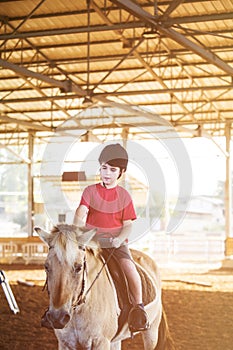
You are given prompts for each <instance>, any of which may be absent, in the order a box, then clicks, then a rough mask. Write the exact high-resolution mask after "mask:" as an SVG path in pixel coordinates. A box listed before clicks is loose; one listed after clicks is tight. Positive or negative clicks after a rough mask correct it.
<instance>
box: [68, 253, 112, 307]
mask: <svg viewBox="0 0 233 350" xmlns="http://www.w3.org/2000/svg"><path fill="white" fill-rule="evenodd" d="M115 249H116V248H114V249H113V250H112V252H111V253H110V254H109V256H108V258H107V259H106V260H105V261H104V263H103V265H102V266H101V269H100V270H99V272H97V274H96V276H95V278H94V280H93V281H92V282H91V285H90V286H89V288H88V289H87V290H86V293H85V294H84V290H85V272H86V270H87V261H86V256H85V257H84V262H83V279H82V288H81V291H80V293H79V296H78V298H77V300H76V301H75V302H74V303H73V305H72V307H73V309H74V310H75V309H76V307H77V306H78V305H81V304H84V303H85V302H86V297H87V294H88V293H89V292H90V290H91V288H92V287H93V285H94V284H95V282H96V281H97V279H98V278H99V276H100V274H101V272H102V271H103V269H104V267H105V266H106V265H107V264H108V262H109V260H110V259H111V257H112V256H113V254H114V251H115Z"/></svg>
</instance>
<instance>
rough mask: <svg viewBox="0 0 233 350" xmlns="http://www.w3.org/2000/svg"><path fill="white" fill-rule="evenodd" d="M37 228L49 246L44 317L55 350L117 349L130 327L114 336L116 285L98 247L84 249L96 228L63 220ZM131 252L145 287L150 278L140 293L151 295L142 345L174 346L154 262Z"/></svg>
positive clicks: (149, 347) (148, 349)
mask: <svg viewBox="0 0 233 350" xmlns="http://www.w3.org/2000/svg"><path fill="white" fill-rule="evenodd" d="M35 230H36V232H37V233H38V235H39V236H40V238H41V239H42V240H43V241H44V242H45V243H46V244H47V245H48V246H49V253H48V256H47V259H46V262H45V270H46V274H47V281H46V283H47V288H48V293H49V310H48V312H47V320H48V322H49V324H50V327H51V328H53V329H54V332H55V335H56V337H57V340H58V349H59V350H76V349H83V350H120V349H121V341H122V340H124V339H126V338H129V337H130V332H129V329H128V325H127V323H126V324H125V325H124V327H123V329H122V330H121V332H120V334H118V335H117V337H116V333H117V330H118V316H119V306H118V301H117V297H116V291H115V286H114V284H113V282H112V279H111V276H110V274H109V272H108V269H107V268H106V267H104V268H103V260H102V258H101V257H100V256H99V254H98V250H97V249H90V248H85V247H86V246H88V245H90V242H91V239H92V237H93V236H94V234H95V231H94V230H92V231H88V232H83V231H81V230H80V229H79V228H77V227H76V226H74V225H66V224H59V225H57V226H56V227H54V228H53V229H52V230H51V232H46V231H44V230H43V229H41V228H38V227H37V228H35ZM132 253H133V257H134V260H135V262H136V263H137V264H139V265H140V268H141V270H142V271H143V276H144V277H143V279H144V284H143V285H144V289H146V285H147V282H148V281H149V283H148V285H149V286H150V289H151V290H149V291H148V290H147V291H146V290H144V292H146V293H147V296H149V297H150V299H151V295H152V296H154V297H153V299H152V300H151V301H150V302H149V304H147V305H146V312H147V314H148V317H149V321H150V328H149V329H148V330H147V331H144V332H142V336H143V343H144V349H145V350H155V349H156V350H166V349H173V345H172V341H171V339H170V335H169V331H168V327H167V323H166V318H165V314H164V312H163V307H162V302H161V282H160V278H159V273H158V269H157V266H156V264H155V263H154V261H153V260H152V259H151V258H150V257H149V256H147V255H146V254H143V253H141V252H137V251H132ZM100 271H101V272H100ZM99 272H100V273H99ZM98 273H99V274H98ZM97 274H98V278H97ZM151 293H152V294H151ZM144 294H145V293H144Z"/></svg>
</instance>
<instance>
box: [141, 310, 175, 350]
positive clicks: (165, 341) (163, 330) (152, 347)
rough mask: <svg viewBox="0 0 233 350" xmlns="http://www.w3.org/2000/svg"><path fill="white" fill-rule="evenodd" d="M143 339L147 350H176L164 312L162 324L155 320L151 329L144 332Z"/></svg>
mask: <svg viewBox="0 0 233 350" xmlns="http://www.w3.org/2000/svg"><path fill="white" fill-rule="evenodd" d="M142 338H143V344H144V349H145V350H175V346H174V342H173V340H172V337H171V334H170V331H169V328H168V324H167V319H166V314H165V312H164V310H163V312H162V317H161V320H160V323H159V324H158V320H157V319H155V320H154V321H153V322H152V324H151V326H150V329H148V330H147V331H146V332H142Z"/></svg>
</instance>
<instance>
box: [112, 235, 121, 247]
mask: <svg viewBox="0 0 233 350" xmlns="http://www.w3.org/2000/svg"><path fill="white" fill-rule="evenodd" d="M111 243H112V247H113V248H119V247H120V246H121V240H120V239H119V238H118V237H115V238H113V239H112V242H111Z"/></svg>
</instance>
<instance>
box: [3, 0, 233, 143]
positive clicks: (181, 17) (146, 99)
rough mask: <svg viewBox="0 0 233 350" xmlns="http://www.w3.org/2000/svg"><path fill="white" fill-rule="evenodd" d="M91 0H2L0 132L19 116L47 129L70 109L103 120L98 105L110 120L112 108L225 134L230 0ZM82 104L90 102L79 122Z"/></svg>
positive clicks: (137, 119)
mask: <svg viewBox="0 0 233 350" xmlns="http://www.w3.org/2000/svg"><path fill="white" fill-rule="evenodd" d="M87 3H88V2H87V1H86V0H79V1H73V0H66V1H65V2H63V1H59V0H53V1H51V0H50V1H48V0H47V1H41V2H38V1H36V0H31V1H27V0H21V1H9V0H8V1H7V0H6V1H4V0H3V1H1V7H0V20H1V28H0V47H1V60H0V65H1V67H2V69H1V70H0V98H1V101H0V102H1V103H0V120H1V124H0V139H2V140H5V139H7V138H9V139H10V138H12V134H11V133H12V132H15V127H16V125H17V132H20V131H21V132H24V131H25V130H32V131H34V132H38V133H40V132H42V131H41V130H42V128H43V126H45V127H46V128H45V131H48V130H49V129H50V130H51V132H52V131H54V126H59V125H60V124H62V123H64V121H67V120H68V119H69V118H75V116H76V118H77V119H80V118H81V119H82V121H81V124H80V127H83V125H84V126H85V127H88V126H89V125H97V126H99V127H101V125H102V123H103V120H102V117H101V115H98V113H99V107H101V110H103V111H104V110H106V115H107V120H108V118H109V123H110V124H111V127H112V126H113V124H114V121H113V119H114V118H115V120H116V119H117V118H118V120H117V123H118V124H117V126H119V122H120V123H122V126H124V124H128V123H129V122H130V123H133V124H134V126H135V127H136V128H137V127H139V126H143V125H148V120H149V122H150V125H151V127H152V126H153V125H154V126H156V125H158V117H160V118H161V121H163V120H164V121H165V120H167V121H169V122H170V123H171V124H172V125H173V127H174V128H177V127H180V126H182V127H184V126H185V127H186V128H187V132H185V135H188V134H189V129H190V136H191V135H192V136H193V135H194V134H195V133H194V132H193V130H195V129H196V130H197V132H198V133H199V130H200V126H201V128H203V130H204V131H205V132H209V134H210V136H211V135H223V134H224V128H225V124H226V123H227V122H228V123H229V122H230V123H231V122H232V115H233V104H232V99H233V89H232V81H233V80H232V77H233V20H232V19H233V2H232V1H229V0H226V1H224V2H223V1H207V0H205V1H197V0H193V1H188V0H186V1H179V0H177V1H171V0H170V1H168V0H158V1H156V2H153V1H147V0H140V1H139V0H137V1H132V0H125V1H123V0H113V1H110V0H109V1H106V0H100V1H93V0H90V9H88V7H87ZM148 32H152V33H151V35H150V36H149V37H148ZM146 34H147V37H146ZM85 96H86V97H88V98H90V99H91V103H89V104H86V103H83V102H84V98H85ZM125 104H126V105H127V106H128V109H126V108H125ZM121 105H123V108H121ZM135 108H136V110H137V113H136V114H135V113H134V110H135ZM86 109H92V110H93V111H94V112H93V113H90V117H89V118H88V119H87V121H86V122H84V120H83V119H84V118H85V113H84V114H82V113H81V114H80V112H82V111H83V112H85V110H86ZM118 110H119V111H118ZM138 111H142V113H141V116H140V115H139V114H140V113H138ZM147 112H148V115H146V113H147ZM153 114H154V115H156V117H155V118H154V120H153ZM80 115H82V116H81V117H80ZM92 115H93V116H92ZM119 115H120V116H121V117H119ZM108 116H109V117H108ZM112 118H113V119H112ZM29 121H30V123H31V124H29V123H28V124H27V123H25V122H29ZM34 121H35V123H33V122H34ZM105 121H106V118H105ZM40 123H41V127H40V128H38V125H39V124H40ZM182 130H184V129H182ZM129 133H130V129H129ZM134 135H135V130H134ZM198 135H199V134H198ZM132 137H133V136H132ZM8 142H9V140H8Z"/></svg>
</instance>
